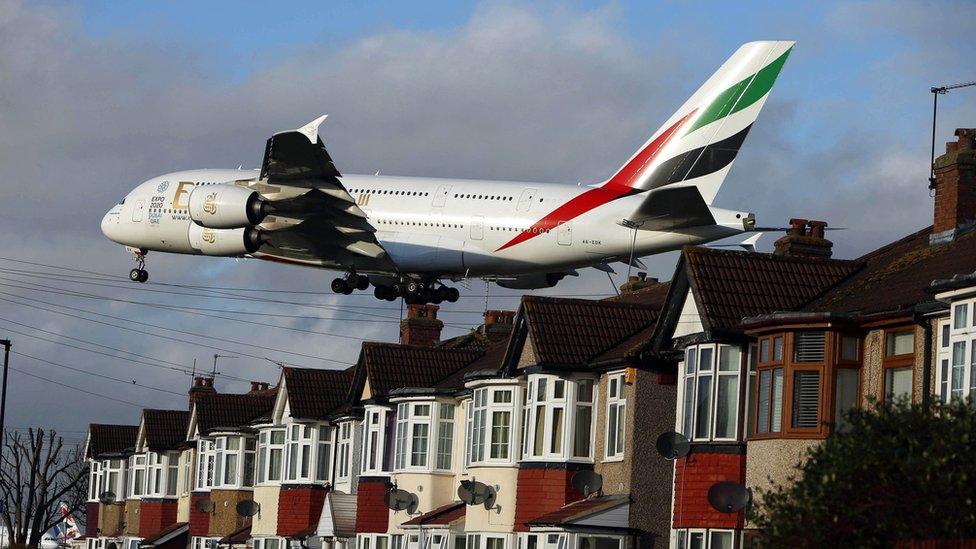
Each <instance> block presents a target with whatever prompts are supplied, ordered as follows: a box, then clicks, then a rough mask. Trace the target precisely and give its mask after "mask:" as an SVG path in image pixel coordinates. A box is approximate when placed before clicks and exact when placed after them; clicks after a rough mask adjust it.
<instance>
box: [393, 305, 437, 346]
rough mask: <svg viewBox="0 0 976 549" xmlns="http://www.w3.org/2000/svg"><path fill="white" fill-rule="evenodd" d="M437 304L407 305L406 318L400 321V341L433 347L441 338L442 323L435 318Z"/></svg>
mask: <svg viewBox="0 0 976 549" xmlns="http://www.w3.org/2000/svg"><path fill="white" fill-rule="evenodd" d="M438 309H440V307H439V306H437V305H432V304H426V305H419V304H413V305H407V318H405V319H403V320H401V321H400V343H402V344H403V345H423V346H425V347H433V345H434V344H435V343H437V342H438V341H440V339H441V329H443V328H444V323H443V322H441V321H440V320H437V310H438Z"/></svg>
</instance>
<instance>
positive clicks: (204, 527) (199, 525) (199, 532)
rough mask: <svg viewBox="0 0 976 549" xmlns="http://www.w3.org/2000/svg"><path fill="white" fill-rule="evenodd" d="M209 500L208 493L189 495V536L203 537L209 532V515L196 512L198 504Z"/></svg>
mask: <svg viewBox="0 0 976 549" xmlns="http://www.w3.org/2000/svg"><path fill="white" fill-rule="evenodd" d="M205 499H210V494H209V493H208V492H194V493H193V494H192V495H190V535H191V536H199V537H205V536H207V534H208V533H209V532H210V513H204V512H202V511H198V510H197V509H198V507H199V506H198V502H200V501H203V500H205Z"/></svg>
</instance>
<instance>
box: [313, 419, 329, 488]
mask: <svg viewBox="0 0 976 549" xmlns="http://www.w3.org/2000/svg"><path fill="white" fill-rule="evenodd" d="M315 451H316V454H317V455H316V457H317V460H316V462H315V480H317V481H319V482H328V481H329V479H330V478H331V477H330V475H331V474H332V469H331V467H332V427H329V426H325V425H323V426H320V427H319V433H318V446H317V447H316V449H315Z"/></svg>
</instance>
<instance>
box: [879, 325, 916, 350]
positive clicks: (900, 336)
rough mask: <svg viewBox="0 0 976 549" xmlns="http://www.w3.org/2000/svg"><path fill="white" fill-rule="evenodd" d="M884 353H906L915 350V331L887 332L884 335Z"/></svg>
mask: <svg viewBox="0 0 976 549" xmlns="http://www.w3.org/2000/svg"><path fill="white" fill-rule="evenodd" d="M886 339H887V344H886V345H885V355H887V356H895V355H907V354H910V353H912V352H914V351H915V333H914V332H912V331H911V330H905V331H903V332H889V333H888V334H887V335H886Z"/></svg>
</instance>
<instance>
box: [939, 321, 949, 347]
mask: <svg viewBox="0 0 976 549" xmlns="http://www.w3.org/2000/svg"><path fill="white" fill-rule="evenodd" d="M939 346H940V347H948V346H949V323H948V322H946V323H945V324H943V325H942V330H941V334H940V336H939Z"/></svg>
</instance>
